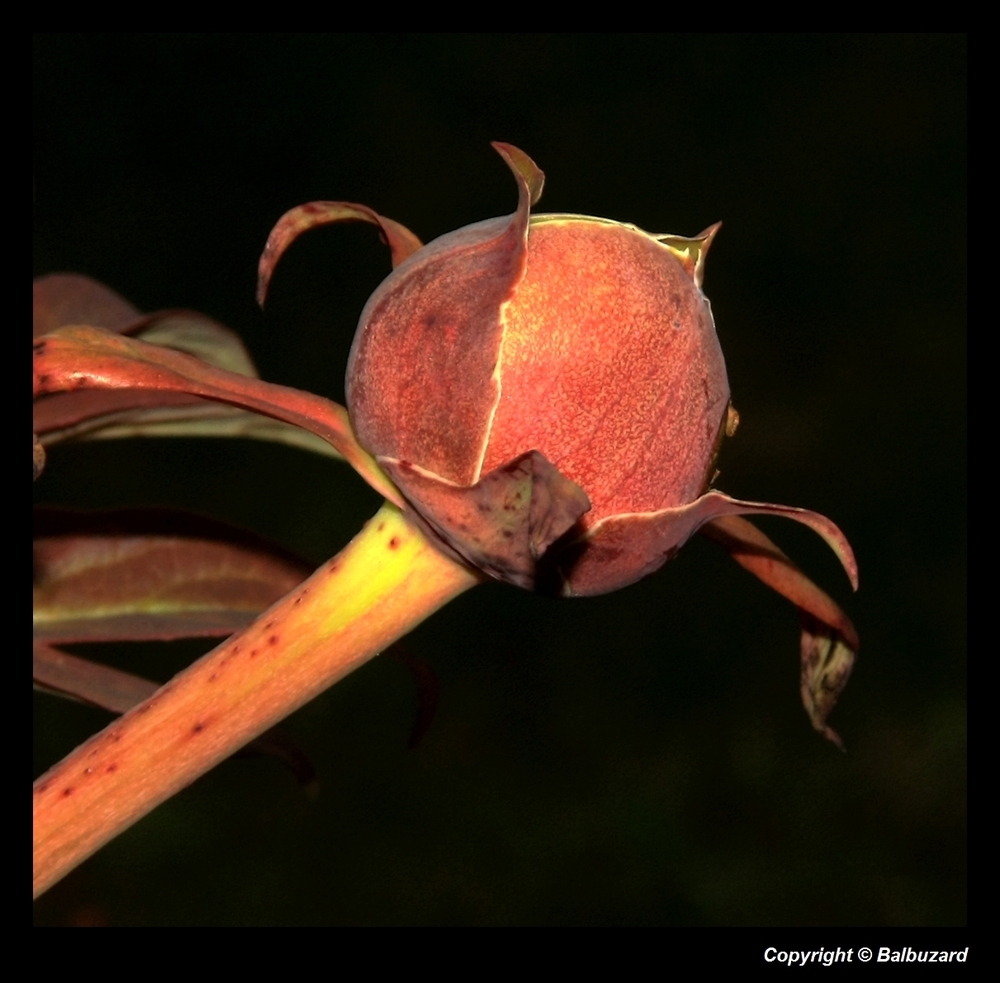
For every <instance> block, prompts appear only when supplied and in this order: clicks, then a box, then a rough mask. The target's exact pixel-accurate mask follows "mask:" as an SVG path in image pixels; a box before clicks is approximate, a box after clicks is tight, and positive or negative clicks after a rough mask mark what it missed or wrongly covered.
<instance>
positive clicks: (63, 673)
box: [31, 639, 160, 713]
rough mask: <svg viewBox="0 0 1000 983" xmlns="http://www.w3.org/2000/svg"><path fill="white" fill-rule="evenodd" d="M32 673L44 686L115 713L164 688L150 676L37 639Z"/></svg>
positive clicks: (38, 684)
mask: <svg viewBox="0 0 1000 983" xmlns="http://www.w3.org/2000/svg"><path fill="white" fill-rule="evenodd" d="M31 673H32V678H33V680H34V683H35V685H36V686H37V687H39V688H41V689H44V690H47V691H51V692H53V693H58V694H60V695H61V696H67V697H71V698H72V699H75V700H79V701H81V702H82V703H89V704H91V706H95V707H100V708H101V709H102V710H110V711H111V712H112V713H125V712H126V711H127V710H131V709H132V707H134V706H135V705H136V704H137V703H142V701H143V700H147V699H149V697H151V696H152V695H153V694H154V693H155V692H156V691H157V690H158V689H159V688H160V684H159V683H154V682H152V681H151V680H149V679H143V678H142V677H141V676H133V675H132V673H130V672H122V671H121V670H120V669H113V668H112V667H111V666H102V665H100V664H98V663H96V662H91V661H90V660H89V659H81V658H80V657H79V656H76V655H70V654H69V653H68V652H62V651H60V650H59V649H57V648H56V647H55V646H53V645H49V644H48V643H46V642H40V641H38V640H37V639H36V640H35V641H34V644H33V645H32V668H31Z"/></svg>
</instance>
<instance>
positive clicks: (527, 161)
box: [491, 140, 545, 205]
mask: <svg viewBox="0 0 1000 983" xmlns="http://www.w3.org/2000/svg"><path fill="white" fill-rule="evenodd" d="M491 146H492V147H493V149H494V150H495V151H496V152H497V153H498V154H499V155H500V156H501V157H503V159H504V160H505V161H506V162H507V166H508V167H509V168H510V169H511V170H512V171H513V172H514V174H515V176H517V177H519V178H520V179H521V180H523V181H524V184H525V188H526V190H527V192H528V195H529V202H530V204H532V205H535V204H537V203H538V199H539V198H541V197H542V190H543V189H544V187H545V173H544V172H543V171H542V169H541V168H540V167H539V166H538V165H537V164H536V163H535V162H534V161H533V160H532V159H531V158H530V157H529V156H528V155H527V154H526V153H525V152H524V151H523V150H521V149H520V147H515V146H514V145H513V144H511V143H500V142H499V141H497V140H495V141H494V142H493V143H492V144H491ZM518 183H519V184H520V181H519V182H518Z"/></svg>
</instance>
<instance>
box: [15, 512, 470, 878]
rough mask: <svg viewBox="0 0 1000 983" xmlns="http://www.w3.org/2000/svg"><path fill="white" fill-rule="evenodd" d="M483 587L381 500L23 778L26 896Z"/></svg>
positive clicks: (408, 521)
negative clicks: (239, 625) (218, 637)
mask: <svg viewBox="0 0 1000 983" xmlns="http://www.w3.org/2000/svg"><path fill="white" fill-rule="evenodd" d="M482 579H483V577H482V575H481V574H479V573H476V572H475V571H473V570H472V569H470V568H468V567H466V566H464V565H462V564H459V563H457V562H456V561H454V560H452V559H450V558H448V557H447V556H445V555H444V554H443V553H442V552H440V551H439V550H438V549H437V548H436V547H434V546H433V545H432V544H431V543H430V541H429V540H428V539H427V537H426V536H425V535H424V534H423V533H422V532H421V531H420V530H419V529H418V528H417V526H416V525H415V524H414V523H413V522H411V521H410V520H409V519H408V518H407V517H406V515H405V514H403V513H402V512H401V511H400V510H399V509H398V508H396V506H394V505H391V504H390V503H388V502H387V503H385V504H384V505H383V506H382V508H381V509H380V510H379V512H378V513H377V514H376V515H375V517H374V518H373V519H371V520H370V521H369V522H368V523H367V524H366V525H365V527H364V529H363V530H362V531H361V532H360V533H359V534H358V535H357V536H356V537H355V538H354V539H353V540H352V541H351V543H349V544H348V546H347V547H346V548H345V549H344V550H343V551H342V552H340V553H339V554H338V555H337V556H335V557H334V558H333V559H332V560H330V561H329V562H328V563H326V564H324V565H323V566H322V567H320V569H319V570H317V571H316V573H314V574H313V575H312V577H310V578H309V579H308V580H306V581H305V582H304V583H302V584H300V585H299V586H298V587H297V588H295V590H293V591H292V592H291V593H290V594H288V595H286V596H285V597H284V598H282V600H280V601H279V602H278V603H277V604H275V605H274V606H273V607H271V608H269V609H268V610H267V611H265V612H264V614H262V615H261V616H260V617H259V618H258V619H257V620H256V621H255V622H254V623H253V624H252V625H251V626H250V627H249V628H247V629H246V630H245V631H243V632H241V633H239V634H237V635H234V636H233V637H231V638H230V639H228V640H227V641H225V642H224V643H223V644H222V645H220V646H219V647H218V648H216V649H214V650H213V651H211V652H209V653H208V655H206V656H204V657H203V658H202V659H200V660H199V661H198V662H196V663H194V665H192V666H190V667H189V668H188V669H186V670H185V671H184V672H182V673H180V674H178V675H177V676H175V677H174V678H173V679H172V680H171V681H170V682H169V683H167V684H166V685H164V686H163V687H161V688H160V689H159V690H158V691H157V692H156V693H155V694H153V696H151V697H150V698H149V699H148V700H146V702H145V703H142V704H140V705H139V706H137V707H135V708H134V709H132V710H130V711H129V712H128V713H127V714H125V715H124V716H123V717H120V718H119V719H117V720H116V721H115V722H114V723H112V724H111V725H110V726H108V727H107V728H105V729H104V730H103V731H101V732H100V733H99V734H96V735H95V736H94V737H92V738H91V739H90V740H89V741H87V742H86V743H85V744H82V745H81V746H80V747H78V748H77V749H76V750H75V751H73V753H72V754H70V755H69V756H68V757H66V758H64V759H63V760H62V761H61V762H60V763H59V764H57V765H56V766H55V767H54V768H52V769H50V770H49V771H48V772H46V773H45V774H44V775H42V776H41V778H39V779H38V781H36V782H35V784H34V788H33V808H34V895H35V896H36V897H37V896H38V895H39V894H41V893H42V892H43V891H45V890H46V889H48V888H49V887H51V886H52V885H53V884H55V883H56V882H57V881H58V880H60V878H62V877H63V876H65V875H66V874H67V873H68V872H69V871H71V870H72V869H73V868H74V867H76V866H77V865H78V864H80V863H82V862H83V861H84V860H85V859H86V858H87V857H89V856H90V855H91V854H92V853H94V852H96V851H97V850H99V849H100V848H101V847H102V846H103V845H104V844H105V843H107V842H108V841H109V840H111V839H113V838H114V837H115V836H117V835H118V834H119V833H121V832H122V831H123V830H125V829H127V828H128V827H129V826H131V825H132V823H134V822H136V821H137V820H138V819H140V818H142V816H144V815H145V814H146V813H148V812H150V811H151V810H152V809H154V808H155V807H156V806H157V805H159V804H160V803H161V802H163V801H164V800H166V799H168V798H169V797H170V796H171V795H173V794H174V793H176V792H178V791H180V789H182V788H184V787H185V786H186V785H189V784H191V782H193V781H194V780H195V779H196V778H197V777H198V776H199V775H202V774H204V773H205V772H206V771H208V770H209V769H210V768H212V767H213V766H214V765H216V764H218V763H219V762H220V761H222V760H223V759H224V758H227V757H228V756H229V755H231V754H232V753H233V752H234V751H236V750H238V749H239V748H240V747H242V746H243V745H244V744H246V743H247V742H248V741H250V740H252V739H253V738H254V737H256V736H257V735H258V734H260V733H262V732H263V731H265V730H267V729H268V728H269V727H272V726H274V724H276V723H277V722H278V721H279V720H281V719H282V718H284V717H286V716H287V715H288V714H290V713H291V712H292V711H293V710H296V709H297V708H298V707H300V706H302V705H303V704H304V703H306V702H308V701H309V700H311V699H312V698H313V697H315V696H317V695H318V694H319V693H321V692H322V691H323V690H324V689H326V688H327V687H328V686H331V685H332V684H333V683H335V682H337V681H338V680H339V679H342V678H343V677H344V676H346V675H347V674H348V673H349V672H351V671H352V670H354V669H356V668H357V667H358V666H360V665H361V664H362V663H364V662H366V661H367V660H368V659H370V658H372V657H373V656H374V655H377V654H378V653H379V652H380V651H381V650H382V649H384V648H386V647H387V646H388V645H389V644H391V643H392V642H393V641H394V640H395V639H397V638H399V637H400V636H402V635H405V634H406V633H407V632H408V631H410V630H411V629H413V628H414V627H416V626H417V625H418V624H419V623H420V622H421V621H423V620H424V619H425V618H426V617H428V616H429V615H430V614H432V613H433V612H434V611H436V610H437V609H438V608H439V607H441V606H442V605H444V604H446V603H447V602H448V601H450V600H451V599H452V598H454V597H457V596H458V595H459V594H461V593H462V592H463V591H465V590H467V589H468V588H470V587H472V586H473V585H475V584H477V583H479V582H480V581H481V580H482Z"/></svg>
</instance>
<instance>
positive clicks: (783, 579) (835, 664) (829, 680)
mask: <svg viewBox="0 0 1000 983" xmlns="http://www.w3.org/2000/svg"><path fill="white" fill-rule="evenodd" d="M700 531H701V532H702V533H703V534H704V535H706V536H708V538H709V539H713V540H715V541H716V542H717V543H719V544H720V545H722V546H723V547H724V548H725V549H726V550H728V551H729V553H730V555H731V556H732V557H733V559H734V560H735V561H736V562H737V563H738V564H739V565H740V566H741V567H743V568H744V569H746V570H749V571H750V572H751V573H752V574H754V576H756V577H759V578H760V579H761V580H762V581H763V582H764V583H765V584H767V586H768V587H771V588H773V589H774V590H776V591H777V592H778V593H779V594H781V595H782V597H786V598H788V600H790V601H791V602H792V603H793V604H794V605H795V606H796V607H798V608H799V611H800V614H801V618H802V678H801V691H802V702H803V704H804V706H805V708H806V713H808V714H809V719H810V720H811V721H812V724H813V727H815V728H816V730H818V731H819V732H820V733H821V734H823V736H824V737H826V738H827V739H828V740H830V741H832V742H833V743H834V744H836V745H837V747H839V748H841V750H843V746H844V745H843V742H842V741H841V739H840V737H839V735H838V734H837V732H836V731H834V730H833V729H832V728H831V727H830V726H829V725H828V724H827V723H826V719H827V717H828V716H829V715H830V712H831V711H832V710H833V708H834V706H835V705H836V703H837V699H838V697H839V696H840V694H841V692H842V691H843V689H844V687H845V686H846V685H847V681H848V679H849V678H850V675H851V670H852V668H853V666H854V659H855V655H856V653H857V651H858V648H859V647H860V644H861V643H860V640H859V639H858V633H857V631H855V629H854V625H853V624H851V620H850V618H848V617H847V615H846V614H845V613H844V611H843V610H842V609H841V607H840V605H839V604H837V602H836V601H835V600H833V598H832V597H830V596H829V594H827V593H826V592H825V591H823V590H821V589H820V588H819V587H817V586H816V585H815V584H814V583H813V582H812V581H811V580H810V579H809V578H808V577H807V576H806V575H805V574H804V573H803V572H802V571H801V570H800V569H799V568H798V567H797V566H796V565H795V564H794V563H793V562H792V561H791V560H790V559H789V558H788V557H787V556H786V555H785V554H784V553H783V552H782V551H781V550H780V549H779V548H778V547H777V546H776V545H775V544H774V543H773V542H772V541H771V540H770V539H769V538H768V537H767V536H765V535H764V533H762V532H761V531H760V530H759V529H758V528H757V527H756V526H755V525H754V524H753V523H752V522H749V521H748V520H747V519H743V518H741V517H739V516H735V515H729V516H722V517H720V518H716V519H713V520H712V521H711V522H709V523H707V524H706V525H704V526H702V527H701V530H700ZM855 587H856V581H855Z"/></svg>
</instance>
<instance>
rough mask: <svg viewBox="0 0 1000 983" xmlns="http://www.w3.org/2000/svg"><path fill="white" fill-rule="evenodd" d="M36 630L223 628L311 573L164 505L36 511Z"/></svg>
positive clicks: (48, 634) (242, 621)
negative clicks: (101, 510) (146, 508)
mask: <svg viewBox="0 0 1000 983" xmlns="http://www.w3.org/2000/svg"><path fill="white" fill-rule="evenodd" d="M33 555H34V633H35V638H36V639H39V640H44V641H49V642H70V641H74V642H80V641H123V640H139V639H161V640H163V639H171V638H186V637H198V636H225V635H230V634H232V633H233V632H234V631H237V630H239V629H240V628H243V627H244V626H246V625H247V624H249V623H250V622H251V621H252V620H253V619H254V617H256V615H257V614H259V613H260V612H261V611H262V610H264V609H265V608H267V607H268V606H269V605H271V604H273V603H274V602H275V601H277V600H278V599H279V598H281V597H282V596H283V595H284V594H287V593H288V591H290V590H291V589H292V588H293V587H295V586H296V584H298V583H300V582H301V581H302V580H304V579H305V578H306V577H308V576H309V574H310V572H311V569H310V567H309V565H308V564H305V563H303V562H302V561H301V560H298V559H297V558H295V557H292V556H290V555H289V554H288V553H286V552H285V551H283V550H281V549H279V548H277V547H274V546H271V545H270V544H267V543H265V542H264V541H262V540H260V539H257V538H256V537H254V536H251V535H250V534H249V533H243V532H241V531H240V530H236V529H233V528H231V527H229V526H226V525H224V524H222V523H217V522H213V521H211V520H207V519H200V518H198V517H194V516H186V515H184V514H182V513H176V512H169V511H165V510H149V511H139V510H136V511H126V512H120V513H103V514H102V513H97V514H90V515H87V514H82V513H71V512H65V513H64V512H55V511H42V512H40V513H39V514H38V516H37V518H36V529H35V541H34V549H33Z"/></svg>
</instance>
